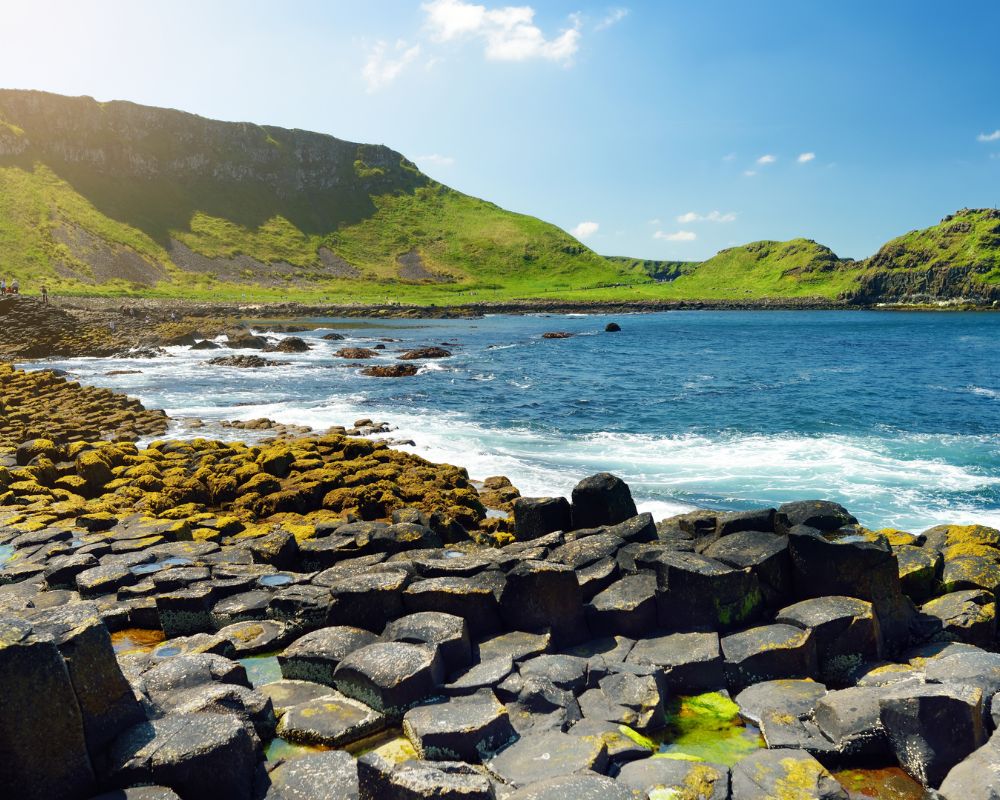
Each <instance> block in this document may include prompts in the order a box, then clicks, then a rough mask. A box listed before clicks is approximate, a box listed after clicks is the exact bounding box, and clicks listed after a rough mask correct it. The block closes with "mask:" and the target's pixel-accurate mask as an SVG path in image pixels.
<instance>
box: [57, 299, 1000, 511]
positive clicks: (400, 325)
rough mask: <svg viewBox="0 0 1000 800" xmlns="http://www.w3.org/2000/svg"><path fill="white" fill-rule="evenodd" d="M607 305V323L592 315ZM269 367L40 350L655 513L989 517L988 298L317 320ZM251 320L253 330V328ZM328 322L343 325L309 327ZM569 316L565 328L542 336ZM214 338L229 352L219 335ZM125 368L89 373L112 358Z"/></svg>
mask: <svg viewBox="0 0 1000 800" xmlns="http://www.w3.org/2000/svg"><path fill="white" fill-rule="evenodd" d="M612 319H614V320H615V321H617V322H619V323H620V324H621V326H622V329H623V330H622V331H621V332H620V333H615V334H609V333H604V332H603V331H604V326H605V324H606V323H607V322H609V321H611V320H612ZM314 321H319V320H314ZM322 321H323V322H324V324H325V325H326V327H325V328H324V329H321V330H317V331H315V332H309V333H305V334H296V335H300V336H303V337H304V338H307V339H309V340H310V341H311V342H313V343H314V344H315V347H314V349H313V350H311V351H310V352H308V353H304V354H299V355H286V354H275V355H274V356H271V357H272V358H280V359H282V360H286V361H289V362H291V363H290V364H289V365H288V366H283V367H277V368H268V369H262V370H240V369H231V368H220V367H211V366H207V365H205V364H204V362H205V361H206V360H207V359H209V358H211V357H213V356H216V355H219V354H220V353H219V352H218V351H189V350H187V349H186V348H170V349H169V350H170V353H171V356H170V357H166V358H159V359H152V360H134V361H131V360H125V361H123V360H120V359H76V360H72V361H57V362H49V363H48V364H46V365H45V366H55V367H61V368H63V369H67V370H69V371H70V372H71V373H73V375H74V377H76V378H78V379H79V380H82V381H84V382H86V383H92V384H98V385H102V386H109V387H112V388H114V389H117V390H122V391H126V392H129V393H130V394H133V395H136V396H138V397H139V398H141V399H142V401H143V402H144V403H146V404H147V405H148V406H153V407H160V408H165V409H166V410H167V411H168V412H169V413H170V414H171V415H173V416H179V417H184V416H192V417H200V418H202V419H204V420H206V421H207V422H208V423H209V425H208V427H207V428H206V429H203V430H196V431H187V430H185V429H184V428H183V427H179V428H178V429H177V430H176V431H174V432H173V433H176V434H177V435H186V436H195V435H203V436H204V435H209V436H220V437H228V438H244V437H245V436H246V435H247V434H246V432H244V431H239V430H232V429H225V428H220V427H218V426H217V425H215V424H213V423H216V422H218V421H220V420H223V419H237V418H238V419H249V418H254V417H261V416H267V417H271V418H273V419H276V420H279V421H281V422H289V423H300V424H307V425H312V426H313V427H315V428H317V429H322V428H325V427H327V426H330V425H335V424H347V425H350V424H351V423H352V422H353V421H354V420H355V419H356V418H359V417H370V418H372V419H376V420H386V421H388V422H389V423H391V424H392V425H394V426H395V427H396V428H397V430H396V431H394V432H393V433H392V434H391V436H392V437H395V438H405V439H412V440H414V442H415V443H416V444H415V446H414V447H407V448H405V449H408V450H410V451H412V452H416V453H418V454H420V455H423V456H425V457H427V458H430V459H432V460H435V461H448V462H451V463H455V464H459V465H461V466H465V467H467V468H468V469H469V472H470V474H471V475H472V477H473V478H480V479H481V478H485V477H487V476H489V475H496V474H504V475H507V476H508V477H510V478H511V479H512V480H513V481H514V483H515V485H517V486H518V487H519V488H520V489H521V490H522V492H523V493H525V494H568V492H569V490H570V489H571V488H572V486H573V484H574V483H576V481H577V480H579V479H580V478H582V477H584V476H585V475H587V474H590V473H593V472H596V471H599V470H608V471H611V472H614V473H616V474H618V475H620V476H621V477H623V478H624V479H625V480H627V481H628V482H629V484H630V485H631V487H632V491H633V493H634V495H635V496H636V499H637V500H638V501H639V505H640V507H641V508H643V509H646V510H651V511H653V512H654V514H655V515H656V516H657V518H660V517H664V516H668V515H670V514H673V513H678V512H680V511H683V510H687V509H690V508H692V507H695V506H706V507H711V508H718V509H745V508H753V507H759V506H766V505H775V504H779V503H782V502H785V501H788V500H793V499H802V498H812V497H824V498H830V499H834V500H837V501H839V502H841V503H843V504H844V505H846V506H847V507H848V508H849V509H850V510H851V511H852V512H854V513H855V514H856V515H857V516H858V517H859V519H860V520H861V521H862V522H863V523H865V524H867V525H869V526H873V527H882V526H893V527H900V528H904V529H908V530H919V529H922V528H925V527H928V526H930V525H933V524H937V523H939V522H944V521H949V522H973V521H978V522H985V523H992V524H994V525H998V524H1000V315H998V314H990V313H978V314H977V313H917V312H913V313H903V312H875V311H870V312H869V311H845V312H840V311H774V312H710V311H683V312H669V313H662V314H646V315H618V316H615V317H608V316H600V315H593V316H589V315H568V316H540V315H536V316H522V317H517V316H515V317H511V316H494V317H486V318H484V319H478V320H384V321H374V320H344V319H338V320H322ZM258 329H260V330H264V329H266V326H264V325H261V326H259V327H258ZM331 330H335V331H337V332H340V333H343V334H344V335H345V336H347V337H348V338H347V339H346V340H345V341H342V342H337V341H332V342H327V341H323V340H321V339H320V337H321V336H322V335H323V334H324V333H328V332H330V331H331ZM546 331H568V332H571V333H574V334H575V335H574V336H573V337H572V338H569V339H543V338H542V334H543V333H544V332H546ZM381 339H391V340H392V341H387V342H384V344H385V347H386V350H385V351H383V352H382V354H381V355H380V362H381V363H387V362H390V361H392V360H393V359H394V356H395V355H396V354H397V353H398V351H399V350H401V349H405V348H409V347H414V346H423V345H432V344H433V345H438V344H441V343H448V344H447V345H446V346H447V347H448V349H450V350H452V351H453V352H454V356H453V357H452V358H449V359H444V360H441V361H435V362H423V365H422V367H421V370H420V373H419V374H418V375H417V376H416V377H413V378H401V379H379V378H366V377H363V376H361V375H360V374H358V371H357V370H356V369H355V368H352V367H349V366H346V363H345V362H344V361H343V360H342V359H339V358H335V357H334V356H333V352H334V350H336V349H337V348H339V347H342V346H369V347H371V346H373V345H374V344H376V343H379V342H380V340H381ZM222 352H223V354H226V353H228V352H231V351H222ZM120 369H139V370H141V373H140V374H130V375H117V376H109V375H107V374H106V373H107V372H109V371H111V370H120Z"/></svg>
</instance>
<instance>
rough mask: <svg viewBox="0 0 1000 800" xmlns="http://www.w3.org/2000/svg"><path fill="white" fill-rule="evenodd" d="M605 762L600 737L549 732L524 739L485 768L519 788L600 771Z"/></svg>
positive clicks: (605, 751) (605, 752)
mask: <svg viewBox="0 0 1000 800" xmlns="http://www.w3.org/2000/svg"><path fill="white" fill-rule="evenodd" d="M606 761H607V746H606V745H605V743H604V741H603V740H602V739H601V738H600V737H596V736H570V735H569V734H567V733H561V732H559V731H550V732H547V733H529V734H527V735H525V736H524V737H522V738H521V739H519V740H518V741H517V742H515V743H514V744H512V745H511V746H510V747H508V748H507V749H506V750H504V751H503V752H502V753H500V754H499V755H498V756H496V757H495V758H493V759H492V760H491V761H490V762H489V763H488V764H487V768H488V769H489V771H490V772H492V773H493V774H494V775H497V776H498V777H499V778H501V779H502V780H504V781H506V782H507V783H509V784H511V785H513V786H517V787H521V786H526V785H528V784H531V783H535V782H536V781H542V780H545V779H547V778H555V777H558V776H561V775H569V774H571V773H574V772H579V771H581V770H587V769H593V770H601V769H602V768H603V766H604V764H605V762H606Z"/></svg>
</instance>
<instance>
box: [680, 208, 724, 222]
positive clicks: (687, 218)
mask: <svg viewBox="0 0 1000 800" xmlns="http://www.w3.org/2000/svg"><path fill="white" fill-rule="evenodd" d="M677 221H678V222H679V223H680V224H681V225H687V224H688V223H690V222H735V221H736V214H735V213H733V212H732V211H728V212H726V213H725V214H723V213H722V212H721V211H709V212H708V213H707V214H699V213H698V212H697V211H688V212H687V213H686V214H681V215H680V216H679V217H678V218H677Z"/></svg>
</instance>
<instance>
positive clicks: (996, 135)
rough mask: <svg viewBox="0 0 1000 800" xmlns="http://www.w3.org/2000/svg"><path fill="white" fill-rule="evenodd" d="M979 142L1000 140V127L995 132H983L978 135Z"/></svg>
mask: <svg viewBox="0 0 1000 800" xmlns="http://www.w3.org/2000/svg"><path fill="white" fill-rule="evenodd" d="M976 141H977V142H1000V128H997V129H996V130H995V131H993V133H981V134H979V135H978V136H977V137H976Z"/></svg>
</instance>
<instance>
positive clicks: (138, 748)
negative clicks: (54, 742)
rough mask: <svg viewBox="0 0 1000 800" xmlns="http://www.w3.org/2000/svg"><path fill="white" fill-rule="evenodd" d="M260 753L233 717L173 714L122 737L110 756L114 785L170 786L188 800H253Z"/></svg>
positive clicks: (112, 748)
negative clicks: (254, 776) (254, 781)
mask: <svg viewBox="0 0 1000 800" xmlns="http://www.w3.org/2000/svg"><path fill="white" fill-rule="evenodd" d="M257 755H258V754H257V750H256V748H255V747H254V743H253V741H252V740H251V738H250V735H249V734H248V733H247V731H246V728H245V727H244V726H243V725H242V723H241V722H240V720H239V719H238V718H237V717H235V716H232V715H229V714H171V715H168V716H166V717H163V718H162V719H157V720H153V721H151V722H143V723H141V724H139V725H136V726H135V727H133V728H130V729H129V730H127V731H126V732H125V733H123V734H121V736H119V737H118V738H117V739H116V740H115V741H114V743H113V744H112V745H111V748H110V750H109V754H108V764H109V774H110V779H111V781H112V782H113V783H116V784H119V785H122V784H125V785H130V784H135V783H155V784H160V785H162V786H169V787H170V788H171V789H173V790H174V791H175V792H177V794H179V795H180V796H181V797H183V798H184V800H250V797H251V792H252V789H253V775H254V768H255V766H256V763H257Z"/></svg>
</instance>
